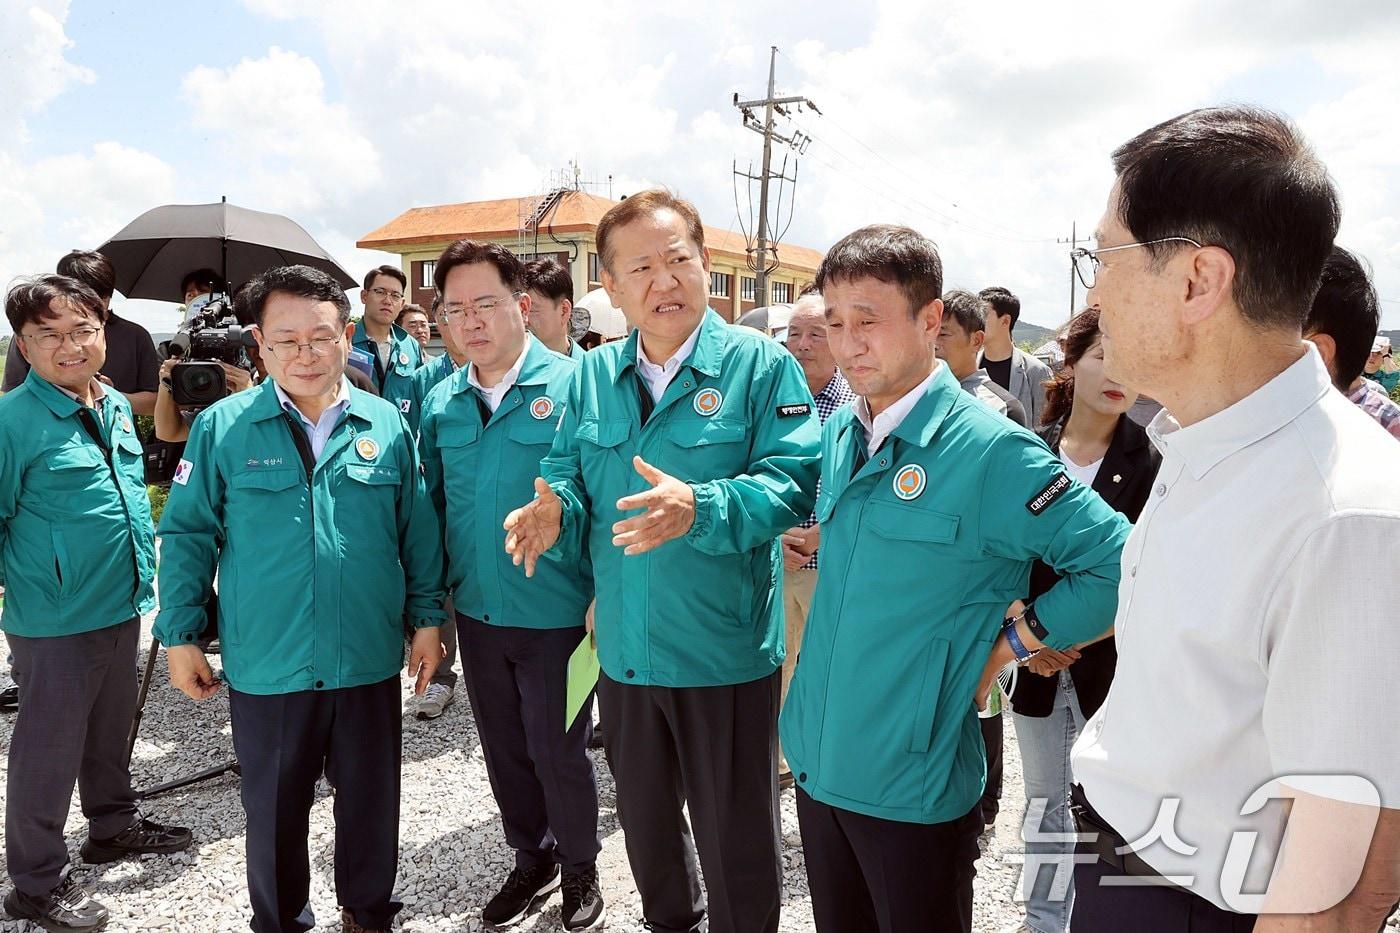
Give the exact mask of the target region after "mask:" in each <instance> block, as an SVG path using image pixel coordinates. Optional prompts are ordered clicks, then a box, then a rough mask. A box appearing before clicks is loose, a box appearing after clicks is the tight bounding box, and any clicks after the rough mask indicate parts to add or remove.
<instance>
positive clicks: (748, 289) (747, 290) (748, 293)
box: [739, 275, 758, 301]
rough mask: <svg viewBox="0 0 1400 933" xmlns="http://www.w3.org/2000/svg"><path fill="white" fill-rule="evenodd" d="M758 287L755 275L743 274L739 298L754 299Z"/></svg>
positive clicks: (740, 281)
mask: <svg viewBox="0 0 1400 933" xmlns="http://www.w3.org/2000/svg"><path fill="white" fill-rule="evenodd" d="M757 287H758V286H757V284H756V283H755V282H754V280H753V276H750V275H745V276H742V277H741V278H740V279H739V298H740V299H741V300H743V301H753V296H754V290H755V289H756V288H757Z"/></svg>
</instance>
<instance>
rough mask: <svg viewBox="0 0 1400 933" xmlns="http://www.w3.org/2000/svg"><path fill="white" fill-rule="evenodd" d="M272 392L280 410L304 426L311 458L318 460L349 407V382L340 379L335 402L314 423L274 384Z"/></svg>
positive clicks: (342, 378)
mask: <svg viewBox="0 0 1400 933" xmlns="http://www.w3.org/2000/svg"><path fill="white" fill-rule="evenodd" d="M272 390H273V391H274V392H276V393H277V401H279V402H281V403H282V410H283V411H285V412H287V413H288V414H291V415H293V416H295V417H296V418H297V419H298V420H299V421H301V423H302V424H303V425H305V426H306V438H307V440H309V441H310V442H311V458H312V459H313V460H320V459H321V451H323V450H325V449H326V441H328V440H330V439H331V432H332V431H334V430H335V426H336V425H337V424H339V423H340V415H341V413H342V412H344V411H345V409H347V408H349V407H350V380H348V379H346V378H345V377H344V376H341V377H340V388H339V390H337V392H336V394H335V401H334V402H332V403H331V406H330V407H329V408H327V409H326V410H325V411H323V412H321V417H320V418H318V419H316V421H315V422H312V420H311V419H310V418H308V417H306V415H304V414H302V413H301V409H300V408H298V407H297V403H296V402H294V401H292V397H291V396H290V395H288V394H287V393H286V392H283V391H282V387H281V386H279V385H278V384H277V383H276V382H274V383H273V384H272Z"/></svg>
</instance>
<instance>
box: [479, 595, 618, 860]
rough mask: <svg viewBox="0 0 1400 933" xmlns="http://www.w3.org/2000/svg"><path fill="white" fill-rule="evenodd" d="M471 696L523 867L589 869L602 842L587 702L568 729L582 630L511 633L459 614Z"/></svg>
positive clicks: (590, 702)
mask: <svg viewBox="0 0 1400 933" xmlns="http://www.w3.org/2000/svg"><path fill="white" fill-rule="evenodd" d="M457 634H458V636H459V637H460V638H461V640H462V648H463V651H462V655H463V658H464V659H465V669H466V671H467V677H466V679H467V694H468V696H470V697H471V702H472V715H473V716H474V717H475V718H476V731H477V735H478V736H479V737H480V739H481V751H482V754H483V755H484V756H485V758H486V774H487V776H488V777H489V778H490V779H491V792H492V794H494V795H495V797H496V804H497V805H498V806H499V807H500V808H501V823H502V825H503V826H504V827H505V833H506V843H507V844H508V845H509V846H510V847H511V848H512V849H514V850H515V864H516V866H517V867H519V868H529V867H533V866H536V865H553V864H554V863H555V862H558V863H559V864H560V865H561V866H563V868H564V869H565V870H567V871H572V872H581V871H584V870H585V869H588V868H591V867H592V866H593V863H594V862H595V861H596V860H597V858H598V852H599V851H600V850H601V849H602V845H601V843H600V842H599V839H598V785H597V783H596V781H595V779H594V776H593V761H592V759H590V758H589V757H588V737H589V735H590V734H591V733H592V729H593V700H592V698H591V697H590V698H589V699H588V700H586V701H585V702H584V705H583V710H582V711H581V712H580V713H579V715H578V718H577V719H576V720H574V722H573V724H572V725H571V726H570V728H569V730H568V731H567V732H566V731H564V717H565V711H564V707H565V702H566V698H567V691H566V689H565V684H566V678H567V675H568V665H569V655H570V654H572V653H573V651H574V649H575V648H577V647H578V645H579V642H581V641H583V636H584V628H583V626H582V625H579V626H577V627H575V628H565V629H528V628H508V627H505V626H499V625H487V624H485V623H483V622H479V621H477V620H476V619H469V618H467V617H466V616H464V615H458V616H457Z"/></svg>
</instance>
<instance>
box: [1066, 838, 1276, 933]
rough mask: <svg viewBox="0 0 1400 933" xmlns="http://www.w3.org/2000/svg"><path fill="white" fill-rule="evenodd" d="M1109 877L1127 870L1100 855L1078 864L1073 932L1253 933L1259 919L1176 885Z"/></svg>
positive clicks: (1118, 875) (1075, 870) (1075, 867)
mask: <svg viewBox="0 0 1400 933" xmlns="http://www.w3.org/2000/svg"><path fill="white" fill-rule="evenodd" d="M1086 851H1087V850H1086ZM1110 877H1122V874H1121V873H1120V872H1119V871H1117V870H1116V869H1114V868H1112V867H1111V866H1109V865H1106V864H1104V863H1103V862H1101V861H1098V860H1097V859H1096V860H1095V861H1093V862H1092V863H1085V864H1078V865H1075V866H1074V910H1073V912H1072V914H1071V916H1070V927H1071V928H1072V929H1073V930H1074V933H1120V931H1123V930H1133V931H1134V933H1251V931H1252V930H1253V929H1254V921H1255V920H1257V919H1258V917H1257V916H1256V915H1254V914H1237V913H1232V912H1230V911H1228V910H1222V909H1220V908H1219V907H1217V906H1215V905H1214V904H1212V903H1211V902H1210V901H1208V900H1206V899H1205V898H1203V897H1201V896H1200V895H1199V894H1193V893H1191V892H1190V891H1188V890H1186V889H1185V888H1180V887H1177V886H1176V885H1152V886H1146V885H1138V884H1133V885H1127V886H1121V887H1120V886H1116V885H1113V884H1112V883H1111V882H1110V884H1109V886H1104V885H1103V884H1102V882H1103V879H1105V878H1110Z"/></svg>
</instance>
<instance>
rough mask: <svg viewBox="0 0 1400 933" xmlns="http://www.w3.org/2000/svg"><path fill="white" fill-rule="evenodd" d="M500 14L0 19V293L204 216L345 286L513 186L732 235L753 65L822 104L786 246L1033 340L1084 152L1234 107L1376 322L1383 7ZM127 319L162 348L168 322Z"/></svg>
mask: <svg viewBox="0 0 1400 933" xmlns="http://www.w3.org/2000/svg"><path fill="white" fill-rule="evenodd" d="M514 6H515V5H512V4H500V3H494V2H493V3H487V2H476V0H466V2H464V0H447V2H417V3H413V4H402V3H394V2H389V0H339V2H337V3H334V4H327V3H322V2H319V0H244V2H242V3H235V2H211V3H198V4H193V3H173V2H143V3H139V4H129V3H128V4H120V5H117V4H111V3H104V2H98V0H84V2H76V3H72V4H69V3H64V2H60V0H0V283H3V282H8V281H9V280H10V279H12V278H13V277H15V276H17V275H22V274H27V273H32V272H36V271H45V270H50V269H52V268H53V263H54V261H55V260H56V259H57V258H58V257H59V256H60V255H62V254H63V253H64V252H66V251H67V250H68V249H70V248H73V247H80V246H81V247H91V246H96V245H98V244H99V243H101V242H102V241H103V240H105V239H106V238H107V237H109V236H111V235H112V234H113V233H115V232H116V231H117V230H118V229H120V228H121V227H122V226H123V225H124V224H126V223H127V222H128V221H130V220H131V219H133V218H134V217H136V216H137V215H138V214H140V213H141V212H142V211H144V210H146V209H148V208H150V207H154V206H156V205H159V204H166V203H200V202H208V201H217V200H218V199H219V197H220V196H221V195H227V196H228V199H229V200H230V201H232V202H234V203H237V204H241V205H244V206H247V207H253V208H257V209H260V210H266V211H274V212H278V213H285V214H288V215H289V216H291V217H293V218H294V219H296V220H297V221H299V222H300V223H301V224H302V225H303V226H305V227H306V228H307V229H308V230H309V231H310V232H311V233H312V235H313V236H315V237H316V238H317V239H318V240H319V241H320V242H321V244H322V245H323V246H325V247H326V248H327V249H328V250H330V252H331V253H332V254H333V255H335V256H336V257H337V258H338V259H339V260H340V261H341V263H342V264H344V265H345V266H346V267H347V269H349V270H350V271H351V273H352V274H354V275H356V276H357V277H358V275H359V274H360V273H361V272H362V271H363V270H364V269H366V268H368V267H370V266H371V265H373V264H376V263H378V262H382V261H386V260H388V261H392V259H393V257H390V256H386V255H384V254H378V253H370V252H365V251H361V250H357V249H355V247H354V243H355V240H356V239H357V238H359V237H361V236H363V235H364V234H365V233H367V232H368V231H370V230H372V229H374V228H375V227H377V226H379V225H380V224H382V223H384V222H385V221H387V220H389V219H390V218H392V217H394V216H395V215H396V214H398V213H399V212H401V211H402V210H404V209H406V208H408V207H412V206H415V205H424V204H439V203H447V202H453V201H463V200H474V199H484V198H496V197H508V196H517V195H524V194H530V193H538V192H540V191H542V190H544V189H545V188H547V187H548V186H549V184H550V181H551V176H552V175H553V176H554V177H558V175H559V173H560V171H561V170H562V169H563V168H564V167H565V166H567V165H568V164H569V163H570V162H571V161H576V162H577V164H578V166H579V167H580V169H581V171H582V174H583V179H584V180H585V181H590V182H591V181H596V182H597V183H598V185H599V187H598V188H594V189H592V190H595V191H600V192H601V193H606V192H607V179H608V177H609V176H612V190H613V192H614V194H622V193H626V192H629V191H635V190H638V189H639V188H641V187H643V186H646V185H651V184H665V185H668V186H670V187H671V188H673V189H675V190H677V191H679V192H680V193H681V194H682V195H684V196H686V197H689V198H690V199H692V200H693V201H695V202H696V203H697V204H698V205H699V207H700V210H701V213H702V215H703V216H704V218H705V220H706V222H707V223H709V224H712V225H715V226H720V227H731V228H734V229H738V225H739V216H738V214H739V212H738V211H736V207H735V200H736V197H735V195H736V192H735V188H734V183H733V179H732V176H731V168H732V166H733V164H734V163H735V162H737V163H738V164H739V166H740V167H741V168H743V167H746V166H747V165H748V164H749V163H750V162H751V161H752V162H756V161H757V160H758V159H759V157H760V143H761V141H760V139H759V137H758V136H756V135H755V134H753V133H750V132H748V131H746V130H744V129H742V128H741V127H740V125H739V115H738V113H737V111H735V110H734V108H733V107H732V106H731V105H730V100H731V95H732V94H733V93H734V92H736V91H737V92H739V93H740V94H741V95H742V96H743V97H760V96H762V93H761V92H762V91H763V89H764V83H765V81H766V77H767V66H768V47H769V46H770V45H777V46H779V48H780V50H781V51H780V54H779V57H778V86H779V90H780V92H782V93H786V94H803V95H806V96H808V97H810V98H812V99H813V100H815V101H816V102H817V104H818V106H819V107H820V108H821V114H820V115H818V114H815V113H811V112H805V113H802V114H800V115H796V116H795V117H794V120H793V121H792V122H790V123H787V124H785V129H787V130H788V131H791V130H794V129H799V130H801V131H802V132H803V133H805V134H807V135H809V136H810V137H812V139H813V141H812V142H811V143H810V146H809V148H808V149H807V151H806V154H805V155H804V156H803V157H801V158H800V159H799V160H798V168H797V173H798V186H797V191H796V199H795V201H788V200H785V201H784V214H785V215H786V213H787V205H788V204H789V203H791V204H792V205H793V207H794V211H793V215H792V222H791V227H790V229H789V230H788V231H787V240H788V241H789V242H792V243H797V244H802V245H805V246H811V247H815V248H818V249H824V248H826V247H827V246H829V245H830V244H831V243H832V242H833V241H834V240H835V239H836V238H838V237H840V236H841V235H842V234H844V233H846V232H848V231H850V230H851V229H853V228H855V227H857V226H859V225H861V224H864V223H869V222H874V221H891V222H902V223H908V224H910V225H912V226H915V227H917V228H919V229H920V230H922V231H923V232H925V233H926V234H928V235H929V236H931V237H932V238H934V239H935V240H936V241H937V242H938V243H939V245H940V247H941V249H942V251H943V255H944V264H945V269H946V273H947V279H948V282H949V285H950V286H966V287H970V288H980V287H982V286H985V285H988V284H992V283H998V284H1004V285H1007V286H1009V287H1011V288H1012V289H1013V290H1015V291H1016V292H1018V293H1019V294H1020V295H1021V296H1022V299H1023V303H1024V311H1023V314H1024V315H1025V317H1026V318H1027V319H1028V320H1031V321H1034V322H1036V323H1039V324H1044V325H1048V326H1053V325H1055V324H1057V323H1059V322H1060V321H1061V320H1063V318H1064V317H1065V315H1066V312H1067V310H1068V303H1069V287H1068V263H1067V257H1066V251H1067V249H1068V247H1067V246H1066V245H1063V244H1058V243H1056V239H1057V238H1065V237H1068V236H1069V234H1070V229H1071V224H1072V223H1075V222H1077V223H1078V229H1079V232H1080V235H1081V236H1082V235H1084V234H1085V232H1086V231H1092V229H1093V226H1094V223H1095V221H1096V220H1097V219H1098V217H1099V214H1100V213H1101V211H1102V207H1103V201H1104V197H1105V194H1106V192H1107V189H1108V186H1109V183H1110V181H1111V172H1110V169H1109V163H1108V153H1109V152H1110V150H1111V149H1112V148H1113V147H1114V146H1115V145H1117V144H1118V143H1120V142H1122V141H1123V140H1124V139H1126V138H1128V137H1130V136H1131V135H1133V134H1134V133H1136V132H1137V131H1139V130H1141V129H1144V128H1146V127H1147V126H1149V125H1151V124H1153V123H1156V122H1158V121H1160V120H1162V119H1165V118H1167V117H1169V116H1172V115H1173V114H1176V113H1179V112H1181V111H1183V110H1186V109H1189V108H1192V107H1197V106H1201V105H1206V104H1211V103H1216V102H1220V101H1249V102H1254V103H1259V104H1263V105H1265V106H1268V107H1272V108H1275V109H1279V110H1282V111H1284V112H1286V113H1288V114H1290V115H1291V116H1293V117H1294V118H1295V119H1296V120H1297V121H1298V122H1299V123H1300V125H1301V126H1302V127H1303V128H1304V130H1305V132H1306V133H1307V134H1308V135H1309V136H1310V138H1311V139H1312V141H1313V143H1314V145H1315V146H1316V148H1317V149H1318V151H1319V153H1320V154H1321V156H1322V157H1323V159H1324V160H1325V161H1326V162H1327V164H1328V166H1329V167H1330V169H1331V171H1332V173H1333V175H1334V177H1335V178H1336V180H1337V183H1338V185H1339V186H1340V189H1341V192H1342V196H1343V200H1344V205H1345V213H1344V221H1343V225H1342V231H1341V235H1340V238H1339V241H1340V242H1341V243H1342V244H1343V245H1346V246H1348V247H1351V248H1352V249H1354V250H1356V251H1358V252H1360V253H1361V254H1363V255H1364V256H1365V257H1366V258H1367V259H1368V260H1369V261H1370V262H1371V264H1372V266H1373V267H1374V271H1375V276H1376V280H1377V285H1378V288H1379V290H1380V293H1381V296H1382V298H1383V299H1384V300H1385V304H1384V305H1383V306H1382V307H1383V310H1384V316H1385V326H1387V327H1400V119H1397V116H1396V114H1397V112H1400V111H1397V107H1398V106H1400V105H1397V101H1400V68H1397V67H1396V64H1395V62H1396V52H1397V50H1398V49H1400V4H1397V3H1395V2H1394V0H1333V2H1331V3H1329V4H1325V5H1324V4H1320V3H1317V2H1315V0H1275V2H1272V3H1270V4H1267V5H1266V4H1260V3H1252V2H1251V3H1246V2H1239V0H1183V2H1178V3H1174V4H1169V5H1161V4H1157V5H1152V6H1151V7H1149V8H1146V9H1143V10H1139V9H1136V8H1135V5H1129V4H1123V3H1121V2H1120V0H1115V2H1112V3H1099V2H1093V0H1088V2H1079V3H1075V4H1047V3H1043V2H1015V3H1003V2H991V0H974V2H961V0H959V2H945V3H940V4H936V5H935V4H925V3H917V2H900V3H889V2H883V3H882V2H876V3H873V4H848V3H836V2H832V0H818V2H816V3H812V4H793V3H784V4H781V5H780V4H769V3H763V2H758V3H755V2H753V0H748V2H742V3H740V2H730V0H716V2H711V3H707V4H691V5H687V6H679V7H674V8H669V9H663V8H661V7H658V6H657V5H655V4H640V3H632V2H607V3H596V4H578V3H570V4H564V3H552V2H541V3H536V4H532V5H530V6H529V7H528V8H521V10H522V11H521V12H518V13H517V12H514ZM410 10H411V11H412V12H411V14H410V13H408V12H406V11H410ZM1261 10H1267V11H1268V12H1267V15H1266V16H1265V17H1264V18H1261V15H1260V11H1261ZM789 165H790V166H791V160H790V162H789ZM790 170H791V169H790ZM738 200H739V208H740V210H741V211H742V214H743V218H744V221H745V223H747V221H748V215H749V212H748V208H749V199H748V194H747V193H746V191H745V190H744V189H743V188H740V189H739V191H738ZM126 309H127V312H128V313H129V314H130V315H131V316H133V317H135V318H136V319H138V320H140V321H142V323H145V324H146V325H147V326H148V327H150V328H151V329H153V330H170V329H173V324H174V319H175V314H174V311H173V307H172V306H166V305H161V304H158V303H151V302H130V303H128V304H127V305H126ZM3 328H5V325H4V324H3V322H0V329H3Z"/></svg>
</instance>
